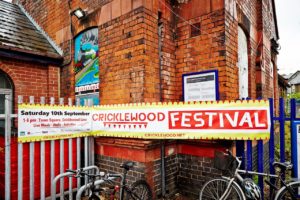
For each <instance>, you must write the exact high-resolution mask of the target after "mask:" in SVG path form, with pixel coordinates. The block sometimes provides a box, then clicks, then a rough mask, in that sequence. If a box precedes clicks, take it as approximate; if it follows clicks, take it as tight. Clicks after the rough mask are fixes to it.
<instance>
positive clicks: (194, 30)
mask: <svg viewBox="0 0 300 200" xmlns="http://www.w3.org/2000/svg"><path fill="white" fill-rule="evenodd" d="M200 28H201V27H200V23H195V24H192V25H191V37H195V36H199V35H200V34H201V30H200Z"/></svg>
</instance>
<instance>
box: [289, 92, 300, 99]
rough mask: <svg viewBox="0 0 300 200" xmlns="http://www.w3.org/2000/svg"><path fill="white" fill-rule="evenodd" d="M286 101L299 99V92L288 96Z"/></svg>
mask: <svg viewBox="0 0 300 200" xmlns="http://www.w3.org/2000/svg"><path fill="white" fill-rule="evenodd" d="M287 98H288V99H300V92H297V93H292V94H288V97H287Z"/></svg>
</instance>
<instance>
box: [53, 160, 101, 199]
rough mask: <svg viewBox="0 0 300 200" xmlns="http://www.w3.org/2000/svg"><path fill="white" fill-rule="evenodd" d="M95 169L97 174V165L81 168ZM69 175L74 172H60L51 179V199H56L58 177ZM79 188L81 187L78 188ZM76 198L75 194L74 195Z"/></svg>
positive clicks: (85, 169)
mask: <svg viewBox="0 0 300 200" xmlns="http://www.w3.org/2000/svg"><path fill="white" fill-rule="evenodd" d="M92 169H95V170H96V174H99V171H100V170H99V167H97V166H95V165H93V166H87V167H84V168H82V171H88V170H92ZM70 175H74V173H72V172H65V173H62V174H59V175H57V176H56V177H55V178H54V179H53V181H52V185H51V200H55V199H56V183H57V181H58V180H59V179H61V178H64V177H66V176H70ZM80 189H81V188H80ZM76 198H77V196H76Z"/></svg>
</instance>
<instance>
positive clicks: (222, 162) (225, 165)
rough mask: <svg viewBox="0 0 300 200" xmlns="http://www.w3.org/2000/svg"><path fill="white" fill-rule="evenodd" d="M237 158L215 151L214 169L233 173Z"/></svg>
mask: <svg viewBox="0 0 300 200" xmlns="http://www.w3.org/2000/svg"><path fill="white" fill-rule="evenodd" d="M234 161H235V158H234V157H233V156H232V155H226V154H224V153H223V152H221V151H215V157H214V167H215V168H216V169H219V170H223V171H225V170H229V171H233V170H234V169H235V168H236V166H235V162H234Z"/></svg>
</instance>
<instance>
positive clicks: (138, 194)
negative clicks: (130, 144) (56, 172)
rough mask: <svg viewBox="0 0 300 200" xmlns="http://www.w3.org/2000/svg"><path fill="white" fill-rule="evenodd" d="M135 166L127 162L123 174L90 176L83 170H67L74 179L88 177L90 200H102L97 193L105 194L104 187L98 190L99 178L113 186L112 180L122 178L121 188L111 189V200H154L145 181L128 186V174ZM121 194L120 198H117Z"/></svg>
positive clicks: (138, 181) (124, 164)
mask: <svg viewBox="0 0 300 200" xmlns="http://www.w3.org/2000/svg"><path fill="white" fill-rule="evenodd" d="M134 166H135V163H134V162H125V163H123V164H122V165H121V166H120V167H121V168H123V174H105V175H104V174H101V173H100V174H99V175H95V174H88V173H87V172H83V171H82V169H79V170H67V172H72V173H74V177H76V178H79V177H85V176H87V177H88V178H89V179H90V180H89V182H91V184H90V187H89V189H90V193H89V197H88V199H89V200H102V199H101V198H100V197H99V195H97V193H100V194H101V193H102V192H105V191H106V190H105V189H104V187H100V188H97V187H96V185H95V181H96V179H97V178H100V179H102V180H103V183H109V184H111V180H112V179H116V178H120V179H121V182H120V186H118V185H115V186H114V187H111V188H110V194H109V199H110V200H115V199H119V200H124V199H125V200H152V192H151V188H150V186H149V184H148V183H147V182H146V181H145V180H137V181H135V182H134V183H133V184H132V185H128V184H127V173H128V171H129V170H131V169H132V168H133V167H134ZM117 194H119V198H118V196H117Z"/></svg>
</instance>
